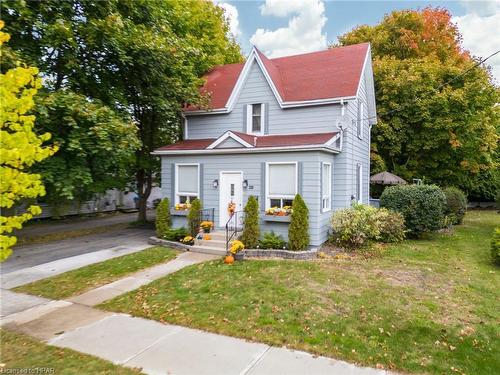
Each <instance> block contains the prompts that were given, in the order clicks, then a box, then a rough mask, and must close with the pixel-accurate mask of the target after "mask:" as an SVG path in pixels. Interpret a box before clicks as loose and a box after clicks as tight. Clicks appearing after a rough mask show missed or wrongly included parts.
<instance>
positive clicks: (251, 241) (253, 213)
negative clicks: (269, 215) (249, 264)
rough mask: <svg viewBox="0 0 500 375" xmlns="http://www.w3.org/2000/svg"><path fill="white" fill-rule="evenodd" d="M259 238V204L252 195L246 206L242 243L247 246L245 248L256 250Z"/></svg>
mask: <svg viewBox="0 0 500 375" xmlns="http://www.w3.org/2000/svg"><path fill="white" fill-rule="evenodd" d="M259 238H260V227H259V202H258V201H257V198H256V197H255V196H253V195H250V196H249V197H248V201H247V204H246V205H245V224H244V227H243V233H242V235H241V242H243V243H244V244H245V248H247V249H255V248H256V246H257V245H258V244H259Z"/></svg>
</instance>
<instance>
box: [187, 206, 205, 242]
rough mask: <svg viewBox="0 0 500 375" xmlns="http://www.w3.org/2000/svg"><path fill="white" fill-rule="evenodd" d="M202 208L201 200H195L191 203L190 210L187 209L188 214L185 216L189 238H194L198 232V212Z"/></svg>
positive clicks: (199, 221)
mask: <svg viewBox="0 0 500 375" xmlns="http://www.w3.org/2000/svg"><path fill="white" fill-rule="evenodd" d="M202 208H203V205H202V203H201V200H199V199H198V198H196V199H195V200H194V201H192V202H191V208H190V209H189V213H188V216H187V221H188V230H189V233H190V234H191V236H193V237H195V236H196V235H197V234H198V231H199V230H200V223H201V220H200V211H201V209H202Z"/></svg>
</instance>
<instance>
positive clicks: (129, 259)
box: [14, 246, 178, 299]
mask: <svg viewBox="0 0 500 375" xmlns="http://www.w3.org/2000/svg"><path fill="white" fill-rule="evenodd" d="M177 254H178V252H177V251H175V250H172V249H167V248H165V247H161V246H154V247H151V248H149V249H146V250H142V251H139V252H137V253H133V254H129V255H124V256H121V257H118V258H113V259H109V260H106V261H104V262H101V263H96V264H92V265H90V266H86V267H82V268H78V269H76V270H73V271H69V272H65V273H63V274H60V275H57V276H53V277H50V278H48V279H43V280H39V281H35V282H33V283H30V284H26V285H22V286H19V287H17V288H15V289H14V290H15V291H16V292H22V293H29V294H34V295H37V296H42V297H47V298H52V299H62V298H67V297H70V296H73V295H76V294H81V293H84V292H86V291H88V290H90V289H94V288H97V287H99V286H102V285H105V284H108V283H111V282H113V281H115V280H118V279H121V278H123V277H125V276H127V275H128V274H131V273H134V272H137V271H140V270H142V269H145V268H148V267H152V266H154V265H156V264H159V263H163V262H166V261H168V260H171V259H173V258H175V256H176V255H177Z"/></svg>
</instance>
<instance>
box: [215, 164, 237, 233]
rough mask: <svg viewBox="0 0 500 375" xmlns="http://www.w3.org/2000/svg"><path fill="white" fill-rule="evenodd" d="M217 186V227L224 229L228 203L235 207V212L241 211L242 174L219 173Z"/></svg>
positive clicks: (227, 215) (227, 217) (227, 216)
mask: <svg viewBox="0 0 500 375" xmlns="http://www.w3.org/2000/svg"><path fill="white" fill-rule="evenodd" d="M219 186H220V192H219V213H220V214H219V225H220V226H221V227H225V226H226V223H227V221H228V220H229V211H228V205H229V203H231V202H232V203H234V204H235V205H236V211H243V172H221V173H220V184H219Z"/></svg>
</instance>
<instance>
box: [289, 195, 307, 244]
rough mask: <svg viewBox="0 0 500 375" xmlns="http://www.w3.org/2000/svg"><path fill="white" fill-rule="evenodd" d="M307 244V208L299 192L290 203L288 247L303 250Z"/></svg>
mask: <svg viewBox="0 0 500 375" xmlns="http://www.w3.org/2000/svg"><path fill="white" fill-rule="evenodd" d="M308 246H309V209H308V208H307V206H306V202H304V200H303V199H302V197H301V196H300V194H297V195H296V196H295V198H294V199H293V203H292V220H291V222H290V225H289V226H288V248H289V249H290V250H297V251H300V250H305V249H307V247H308Z"/></svg>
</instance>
